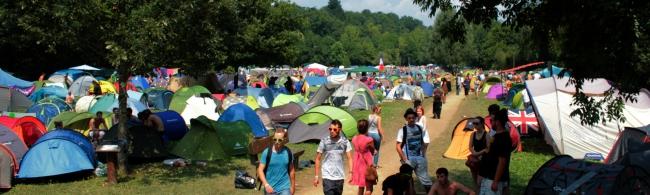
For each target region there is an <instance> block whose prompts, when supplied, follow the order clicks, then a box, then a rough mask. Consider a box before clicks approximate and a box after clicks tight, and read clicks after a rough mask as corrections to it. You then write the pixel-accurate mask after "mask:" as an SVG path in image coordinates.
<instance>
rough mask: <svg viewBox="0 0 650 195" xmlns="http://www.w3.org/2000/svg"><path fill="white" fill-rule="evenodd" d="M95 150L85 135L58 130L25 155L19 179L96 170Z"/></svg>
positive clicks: (39, 141)
mask: <svg viewBox="0 0 650 195" xmlns="http://www.w3.org/2000/svg"><path fill="white" fill-rule="evenodd" d="M96 166H97V161H96V160H95V150H94V148H93V146H92V144H91V143H90V141H89V140H88V139H87V138H86V137H84V136H83V135H82V134H80V133H77V132H74V131H70V130H55V131H50V132H48V133H46V134H45V135H43V136H42V137H41V138H39V139H38V141H36V143H35V144H34V146H33V147H32V148H31V149H30V150H29V151H28V152H27V153H26V154H25V157H24V158H23V161H22V162H21V163H20V170H19V171H18V175H17V176H16V177H17V178H20V179H36V178H43V177H51V176H58V175H63V174H71V173H79V172H84V173H92V171H93V170H94V169H95V167H96Z"/></svg>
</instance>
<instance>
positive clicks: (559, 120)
mask: <svg viewBox="0 0 650 195" xmlns="http://www.w3.org/2000/svg"><path fill="white" fill-rule="evenodd" d="M546 63H547V66H548V70H549V72H550V73H551V74H550V76H551V78H553V88H554V89H555V99H556V100H557V104H555V105H556V106H557V121H558V127H560V153H562V154H565V153H564V130H563V128H562V117H561V116H560V114H561V113H562V112H560V96H559V95H558V93H557V83H556V81H555V76H554V75H553V67H552V65H551V63H549V62H546Z"/></svg>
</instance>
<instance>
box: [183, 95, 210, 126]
mask: <svg viewBox="0 0 650 195" xmlns="http://www.w3.org/2000/svg"><path fill="white" fill-rule="evenodd" d="M185 103H186V105H185V109H184V110H183V112H182V113H181V116H182V117H183V119H185V124H188V125H189V124H190V120H191V119H195V118H198V117H199V116H206V117H208V118H209V119H210V120H217V119H219V114H218V113H217V108H218V106H217V103H216V102H215V101H214V100H213V99H212V97H196V96H191V97H190V98H188V99H187V100H186V101H185Z"/></svg>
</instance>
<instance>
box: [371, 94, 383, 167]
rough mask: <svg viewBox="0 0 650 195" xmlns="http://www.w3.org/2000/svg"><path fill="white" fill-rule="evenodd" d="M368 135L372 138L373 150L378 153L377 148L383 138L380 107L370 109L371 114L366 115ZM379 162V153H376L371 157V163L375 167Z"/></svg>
mask: <svg viewBox="0 0 650 195" xmlns="http://www.w3.org/2000/svg"><path fill="white" fill-rule="evenodd" d="M368 123H369V127H368V135H369V136H370V137H372V140H373V141H374V144H375V145H374V146H375V150H377V151H379V148H380V147H381V140H382V139H383V137H384V128H382V126H381V106H380V105H375V106H373V108H372V113H370V115H368ZM378 162H379V152H376V153H375V155H373V159H372V163H373V164H374V165H375V166H379V165H378V164H377V163H378Z"/></svg>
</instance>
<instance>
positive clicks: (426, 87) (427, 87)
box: [420, 81, 435, 97]
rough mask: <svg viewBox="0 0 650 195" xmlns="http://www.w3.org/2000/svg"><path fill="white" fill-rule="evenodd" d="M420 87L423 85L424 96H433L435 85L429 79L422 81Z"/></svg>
mask: <svg viewBox="0 0 650 195" xmlns="http://www.w3.org/2000/svg"><path fill="white" fill-rule="evenodd" d="M420 87H422V91H423V92H424V97H431V96H433V90H434V89H435V87H433V85H432V84H431V83H429V82H427V81H422V82H420Z"/></svg>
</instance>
